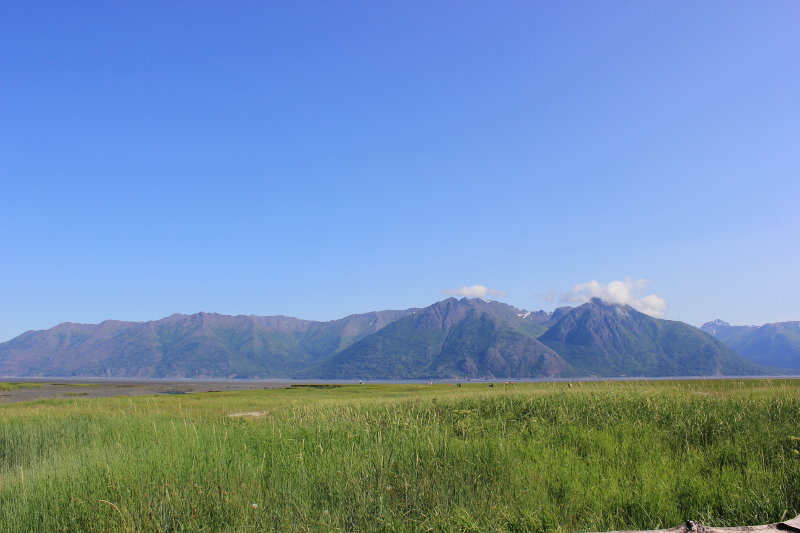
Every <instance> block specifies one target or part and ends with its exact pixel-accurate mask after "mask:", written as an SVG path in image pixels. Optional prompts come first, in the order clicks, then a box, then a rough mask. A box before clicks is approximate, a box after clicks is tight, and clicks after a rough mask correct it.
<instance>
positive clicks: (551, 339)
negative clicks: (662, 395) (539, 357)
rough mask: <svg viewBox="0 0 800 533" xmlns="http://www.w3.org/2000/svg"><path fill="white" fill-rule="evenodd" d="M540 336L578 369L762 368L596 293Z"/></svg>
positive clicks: (665, 372) (685, 328) (693, 371)
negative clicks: (595, 295) (603, 298)
mask: <svg viewBox="0 0 800 533" xmlns="http://www.w3.org/2000/svg"><path fill="white" fill-rule="evenodd" d="M539 340H540V341H541V342H543V343H544V344H546V345H547V346H549V347H550V348H552V349H553V350H554V351H556V352H557V353H559V354H560V355H561V356H562V357H563V358H564V360H565V361H567V362H568V363H569V364H570V365H572V366H573V367H575V368H576V369H578V370H579V371H580V373H581V374H584V375H586V374H588V375H596V376H714V375H743V374H763V373H765V372H766V369H764V368H763V367H760V366H759V365H757V364H755V363H752V362H750V361H748V360H746V359H745V358H743V357H742V356H740V355H738V354H736V353H734V352H733V351H732V350H731V349H730V348H728V347H726V346H725V345H724V344H722V343H721V342H719V341H718V340H717V339H714V338H713V337H711V336H710V335H707V334H706V333H704V332H702V331H700V330H699V329H697V328H695V327H692V326H690V325H688V324H684V323H683V322H675V321H671V320H661V319H657V318H653V317H651V316H649V315H646V314H644V313H640V312H639V311H636V310H635V309H633V308H632V307H630V306H627V305H618V304H608V303H605V302H603V301H602V300H599V299H597V298H595V299H593V300H592V301H591V302H589V303H586V304H584V305H581V306H580V307H577V308H575V309H573V310H571V311H569V312H568V313H567V314H565V315H564V316H563V317H562V318H561V320H559V321H558V322H556V323H555V324H554V325H553V326H552V327H551V328H550V329H548V330H547V332H546V333H545V334H544V335H542V336H541V337H539Z"/></svg>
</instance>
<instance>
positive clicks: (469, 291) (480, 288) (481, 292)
mask: <svg viewBox="0 0 800 533" xmlns="http://www.w3.org/2000/svg"><path fill="white" fill-rule="evenodd" d="M442 292H444V293H445V294H447V295H448V296H466V297H467V298H485V297H486V296H490V295H491V296H505V295H506V293H505V292H504V291H501V290H497V289H490V288H489V287H487V286H486V285H465V286H464V287H460V288H458V289H445V290H444V291H442Z"/></svg>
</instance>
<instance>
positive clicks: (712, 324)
mask: <svg viewBox="0 0 800 533" xmlns="http://www.w3.org/2000/svg"><path fill="white" fill-rule="evenodd" d="M727 326H730V323H728V322H725V321H724V320H720V319H719V318H718V319H716V320H712V321H711V322H706V323H705V324H703V325H702V326H700V329H707V328H713V327H727Z"/></svg>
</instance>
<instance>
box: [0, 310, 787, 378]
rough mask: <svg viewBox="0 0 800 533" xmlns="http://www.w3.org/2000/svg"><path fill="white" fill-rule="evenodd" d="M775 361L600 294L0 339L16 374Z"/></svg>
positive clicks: (172, 374) (385, 373) (395, 372)
mask: <svg viewBox="0 0 800 533" xmlns="http://www.w3.org/2000/svg"><path fill="white" fill-rule="evenodd" d="M768 370H771V369H765V368H764V367H761V366H758V365H756V364H752V363H751V362H750V361H748V360H746V359H744V358H741V357H740V356H739V355H738V354H736V353H734V352H733V351H732V350H730V348H728V347H726V346H725V345H724V344H723V343H722V342H720V341H719V340H717V339H715V338H714V337H713V336H712V335H709V334H707V333H705V332H703V331H701V330H699V329H697V328H693V327H692V326H689V325H687V324H683V323H682V322H675V321H667V320H661V319H657V318H654V317H650V316H649V315H645V314H643V313H639V312H638V311H636V310H634V309H633V308H631V307H629V306H622V305H618V304H608V303H606V302H603V301H601V300H592V301H590V302H587V303H585V304H583V305H581V306H578V307H574V308H573V307H561V308H558V309H554V310H553V311H551V312H548V311H527V310H525V309H518V308H516V307H513V306H511V305H508V304H505V303H501V302H497V301H492V300H484V299H479V298H473V299H470V298H462V299H460V300H459V299H456V298H447V299H445V300H442V301H440V302H435V303H434V304H432V305H429V306H427V307H424V308H410V309H405V310H387V311H373V312H368V313H360V314H355V315H349V316H346V317H343V318H340V319H336V320H330V321H324V322H321V321H313V320H304V319H300V318H295V317H290V316H286V315H273V316H259V315H222V314H218V313H207V312H201V313H195V314H190V315H186V314H180V313H174V314H172V315H170V316H168V317H164V318H161V319H158V320H153V321H145V322H129V321H120V320H105V321H103V322H100V323H99V324H80V323H72V322H63V323H61V324H58V325H56V326H54V327H53V328H50V329H48V330H38V331H35V330H31V331H27V332H25V333H23V334H21V335H19V336H18V337H15V338H14V339H11V340H10V341H7V342H4V343H0V375H9V376H37V375H38V376H45V375H47V376H86V377H89V376H93V377H139V378H145V377H169V378H190V377H194V378H262V379H270V378H303V379H322V378H328V379H333V378H336V379H412V378H413V379H433V378H447V379H462V378H463V379H466V378H485V379H501V378H515V377H516V378H533V377H572V376H625V375H628V376H632V375H636V376H677V375H723V374H726V375H742V374H748V373H750V374H757V373H764V372H765V371H768Z"/></svg>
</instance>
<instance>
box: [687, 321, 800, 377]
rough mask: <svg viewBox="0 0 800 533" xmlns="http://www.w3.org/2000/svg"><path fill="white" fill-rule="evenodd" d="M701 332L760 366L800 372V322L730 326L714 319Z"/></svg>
mask: <svg viewBox="0 0 800 533" xmlns="http://www.w3.org/2000/svg"><path fill="white" fill-rule="evenodd" d="M700 329H702V330H703V331H705V332H706V333H708V334H709V335H713V336H714V337H716V338H718V339H719V340H721V341H722V342H724V343H725V344H726V345H728V346H729V347H730V348H731V349H733V350H734V351H736V352H738V353H740V354H742V355H744V356H745V357H747V358H748V359H750V360H752V361H755V362H757V363H759V364H762V365H768V366H776V367H782V368H791V369H800V322H774V323H771V324H764V325H763V326H731V325H730V324H728V323H727V322H725V321H723V320H714V321H712V322H706V323H705V324H703V325H702V326H701V327H700Z"/></svg>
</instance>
